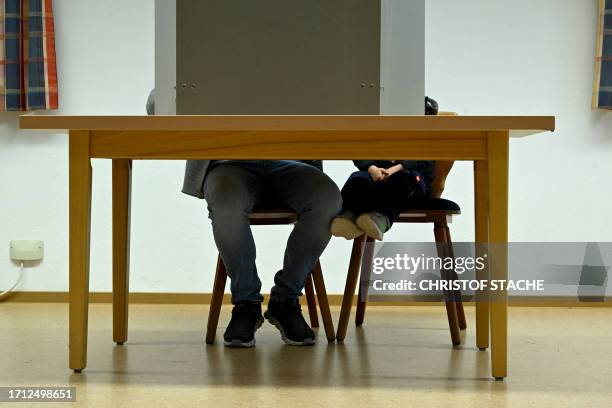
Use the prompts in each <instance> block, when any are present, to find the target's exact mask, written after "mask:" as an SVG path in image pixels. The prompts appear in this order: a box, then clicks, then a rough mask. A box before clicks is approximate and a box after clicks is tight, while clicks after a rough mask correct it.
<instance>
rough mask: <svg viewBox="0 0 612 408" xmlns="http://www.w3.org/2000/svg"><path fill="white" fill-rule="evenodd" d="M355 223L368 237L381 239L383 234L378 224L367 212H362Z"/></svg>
mask: <svg viewBox="0 0 612 408" xmlns="http://www.w3.org/2000/svg"><path fill="white" fill-rule="evenodd" d="M357 225H358V226H359V228H361V229H362V230H363V231H364V232H365V233H366V235H367V236H368V237H371V238H374V239H375V240H378V241H382V240H383V237H384V234H383V232H382V231H381V230H380V228H378V225H376V223H375V222H374V220H372V218H371V217H370V216H369V215H368V214H362V215H360V216H359V217H358V218H357Z"/></svg>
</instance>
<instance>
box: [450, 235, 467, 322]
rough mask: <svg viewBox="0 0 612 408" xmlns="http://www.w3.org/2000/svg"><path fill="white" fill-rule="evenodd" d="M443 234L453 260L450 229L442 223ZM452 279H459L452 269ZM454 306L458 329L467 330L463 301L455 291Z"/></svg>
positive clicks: (453, 252) (459, 292)
mask: <svg viewBox="0 0 612 408" xmlns="http://www.w3.org/2000/svg"><path fill="white" fill-rule="evenodd" d="M444 234H445V235H446V242H447V243H448V250H449V251H450V257H451V258H453V259H454V258H455V250H454V249H453V240H452V239H451V235H450V229H449V228H448V224H447V223H444ZM452 274H453V279H459V277H458V276H457V272H455V270H454V269H453V272H452ZM454 300H455V304H456V305H457V306H456V307H457V319H458V320H459V328H460V329H461V330H465V329H467V321H466V320H465V311H464V310H463V300H462V299H461V291H460V290H456V291H455V293H454Z"/></svg>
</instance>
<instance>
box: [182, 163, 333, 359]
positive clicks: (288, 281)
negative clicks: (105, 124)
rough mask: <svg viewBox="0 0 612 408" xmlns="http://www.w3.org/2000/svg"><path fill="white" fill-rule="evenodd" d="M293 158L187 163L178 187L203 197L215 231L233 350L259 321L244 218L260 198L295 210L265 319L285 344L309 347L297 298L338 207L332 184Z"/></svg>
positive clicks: (249, 342)
mask: <svg viewBox="0 0 612 408" xmlns="http://www.w3.org/2000/svg"><path fill="white" fill-rule="evenodd" d="M316 164H317V163H312V164H308V163H305V162H299V161H294V160H216V161H207V160H190V161H188V162H187V167H186V171H185V182H184V186H183V192H184V193H186V194H189V195H192V196H195V197H198V198H204V199H206V202H207V203H208V212H209V217H210V219H211V220H212V227H213V235H214V238H215V243H216V245H217V248H218V249H219V254H220V255H221V259H222V260H223V262H224V264H225V266H226V268H227V274H228V276H229V278H230V279H231V292H232V303H233V304H234V308H233V311H232V318H231V320H230V323H229V325H228V326H227V330H226V331H225V334H224V336H223V339H224V344H225V345H226V346H231V347H252V346H254V345H255V336H254V335H255V331H256V330H257V329H258V328H259V327H260V326H261V324H262V323H263V316H262V313H261V303H262V301H263V297H262V296H261V281H260V280H259V277H258V274H257V268H256V266H255V242H254V240H253V235H252V232H251V226H250V222H249V216H250V214H251V212H252V210H253V207H254V206H255V205H256V204H257V203H260V202H262V201H265V202H273V203H277V204H285V205H288V206H289V207H291V208H292V209H293V210H295V211H296V212H297V214H298V222H297V224H295V226H294V228H293V231H292V232H291V235H290V236H289V239H288V241H287V247H286V249H285V255H284V261H283V268H282V269H281V270H280V271H278V272H277V273H276V276H275V277H274V286H273V287H272V290H271V296H270V301H269V303H268V309H267V311H266V312H265V314H264V316H265V317H266V319H267V320H268V321H269V322H270V323H272V324H273V325H274V326H275V327H276V328H278V329H279V330H280V332H281V338H282V339H283V341H285V343H287V344H290V345H309V344H314V339H315V336H314V332H313V331H312V329H311V328H310V327H309V326H308V324H307V323H306V321H305V320H304V317H303V315H302V311H301V307H300V303H299V300H298V297H299V296H300V294H301V292H302V289H304V285H305V282H306V278H307V277H308V274H309V273H310V271H311V270H312V269H313V267H314V265H315V263H316V262H317V260H318V259H319V257H320V256H321V254H322V253H323V250H324V249H325V247H326V246H327V244H328V242H329V240H330V238H331V233H330V223H331V220H332V219H333V218H334V216H335V215H337V214H338V213H339V211H340V209H341V201H342V199H341V196H340V192H339V190H338V187H337V186H336V184H335V183H334V182H333V181H332V180H331V179H330V178H329V177H328V176H327V175H326V174H325V173H323V172H322V171H321V170H320V169H319V168H317V167H316Z"/></svg>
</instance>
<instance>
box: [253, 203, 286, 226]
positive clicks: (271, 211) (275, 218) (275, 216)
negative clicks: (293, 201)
mask: <svg viewBox="0 0 612 408" xmlns="http://www.w3.org/2000/svg"><path fill="white" fill-rule="evenodd" d="M249 219H250V220H251V224H252V225H287V224H294V223H296V222H297V213H296V212H295V211H294V210H293V209H292V208H291V207H289V206H287V205H283V204H272V203H258V204H256V205H255V207H254V208H253V212H252V213H251V216H250V217H249Z"/></svg>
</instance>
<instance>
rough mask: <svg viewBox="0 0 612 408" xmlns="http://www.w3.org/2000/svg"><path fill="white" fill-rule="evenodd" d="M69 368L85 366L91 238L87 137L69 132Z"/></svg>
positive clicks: (80, 132) (84, 133) (79, 369)
mask: <svg viewBox="0 0 612 408" xmlns="http://www.w3.org/2000/svg"><path fill="white" fill-rule="evenodd" d="M68 144H69V148H68V151H69V153H68V156H69V186H68V188H69V241H70V242H69V260H68V262H69V275H70V276H69V291H70V294H69V302H70V305H69V324H70V329H69V347H70V356H69V366H70V368H71V369H73V370H74V371H75V372H80V371H81V370H82V369H84V368H85V366H86V365H87V320H88V307H89V241H90V234H91V162H90V152H89V144H90V133H89V132H87V131H70V137H69V142H68Z"/></svg>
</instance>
